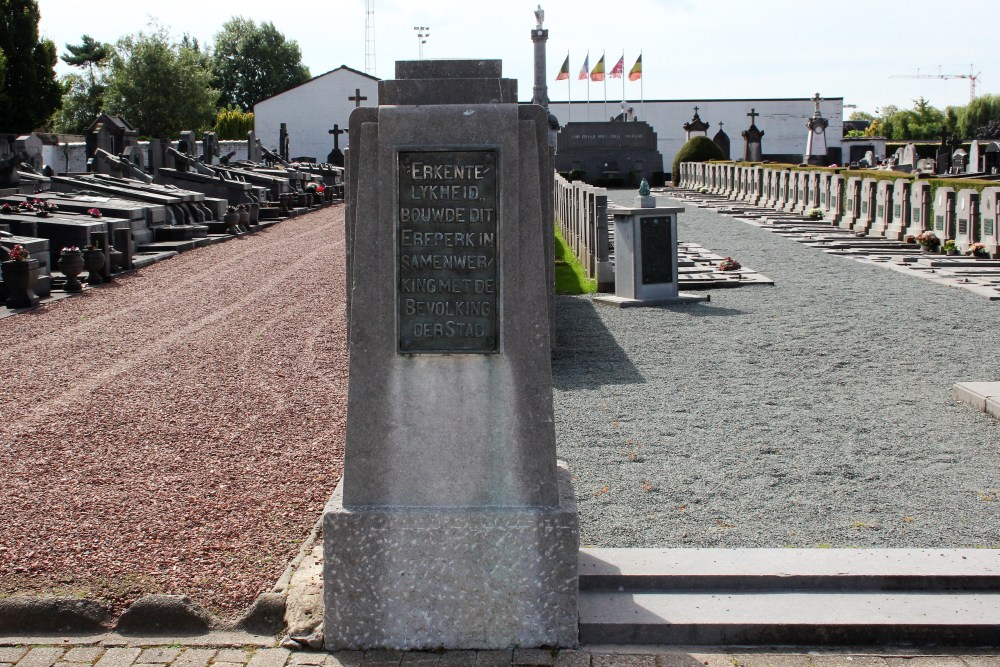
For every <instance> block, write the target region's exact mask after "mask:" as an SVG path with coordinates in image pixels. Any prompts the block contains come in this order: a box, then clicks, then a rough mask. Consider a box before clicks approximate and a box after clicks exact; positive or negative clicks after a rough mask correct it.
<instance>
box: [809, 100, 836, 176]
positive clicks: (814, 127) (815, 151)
mask: <svg viewBox="0 0 1000 667" xmlns="http://www.w3.org/2000/svg"><path fill="white" fill-rule="evenodd" d="M822 100H823V98H822V97H820V96H819V93H816V96H815V97H813V103H814V104H815V105H816V106H815V109H814V110H813V115H812V118H810V119H809V120H808V121H806V126H807V127H808V128H809V135H808V137H807V138H806V154H805V157H804V158H803V162H805V163H807V164H816V165H822V164H826V163H827V146H826V128H827V127H828V126H829V125H830V121H829V120H827V119H826V118H823V116H822V115H821V114H820V110H819V103H820V102H821V101H822Z"/></svg>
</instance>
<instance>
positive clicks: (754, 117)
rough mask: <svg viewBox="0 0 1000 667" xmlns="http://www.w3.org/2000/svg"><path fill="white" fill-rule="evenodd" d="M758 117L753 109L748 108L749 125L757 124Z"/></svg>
mask: <svg viewBox="0 0 1000 667" xmlns="http://www.w3.org/2000/svg"><path fill="white" fill-rule="evenodd" d="M759 115H760V114H759V113H757V110H756V109H754V108H753V107H751V108H750V113H748V114H747V116H749V117H750V124H751V125H753V124H754V123H756V122H757V116H759Z"/></svg>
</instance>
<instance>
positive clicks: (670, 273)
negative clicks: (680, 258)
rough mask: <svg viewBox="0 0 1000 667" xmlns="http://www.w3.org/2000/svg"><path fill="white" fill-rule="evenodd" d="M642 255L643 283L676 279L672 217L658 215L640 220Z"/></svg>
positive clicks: (668, 281) (651, 283)
mask: <svg viewBox="0 0 1000 667" xmlns="http://www.w3.org/2000/svg"><path fill="white" fill-rule="evenodd" d="M639 234H640V236H639V243H640V244H641V248H642V250H641V253H642V255H641V257H642V284H643V285H653V284H657V283H670V282H673V280H674V267H673V252H672V251H673V241H672V239H671V238H670V217H669V216H657V217H650V218H642V219H641V220H640V221H639Z"/></svg>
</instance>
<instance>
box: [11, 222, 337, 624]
mask: <svg viewBox="0 0 1000 667" xmlns="http://www.w3.org/2000/svg"><path fill="white" fill-rule="evenodd" d="M343 255H344V239H343V209H342V208H341V207H336V208H328V209H323V210H321V211H318V212H313V213H310V214H308V215H305V216H302V217H299V218H294V219H292V220H288V221H285V222H282V223H281V224H280V225H278V226H276V227H273V228H271V229H270V230H268V231H265V232H261V233H258V234H256V235H252V236H246V237H241V238H239V239H235V240H231V241H229V242H227V243H223V244H219V245H215V246H210V247H207V248H202V249H198V250H193V251H191V252H187V253H184V254H182V255H180V256H178V257H175V258H173V259H171V260H169V261H167V262H163V263H160V264H156V265H154V266H151V267H148V268H146V269H143V270H141V271H139V272H137V273H135V274H134V275H130V276H127V277H123V278H119V279H118V280H116V281H115V282H114V283H113V284H111V285H108V286H104V287H101V288H98V289H93V290H88V291H86V292H85V293H84V294H82V295H81V296H79V297H76V298H72V299H66V300H63V301H59V302H56V303H53V304H49V305H46V306H43V307H41V308H39V309H37V310H35V311H32V312H30V313H26V314H22V315H17V316H15V317H9V318H6V319H3V320H0V368H2V369H3V370H2V371H0V461H2V462H3V465H2V466H0V596H2V595H3V594H8V593H15V592H19V593H26V594H40V593H56V594H70V595H86V596H88V597H92V598H98V599H103V600H107V601H111V602H112V603H114V605H115V606H116V608H117V609H118V610H120V609H121V607H122V606H123V605H125V604H127V603H128V602H130V601H131V600H134V599H135V598H136V597H138V596H139V595H140V594H142V593H151V592H162V593H181V594H186V595H188V596H190V597H191V598H192V599H193V600H194V601H195V602H198V603H200V604H202V605H203V606H205V607H206V608H207V609H209V610H210V611H213V612H215V613H218V614H220V615H222V616H225V617H232V616H234V615H237V614H238V613H239V612H240V611H242V610H243V609H245V608H246V607H247V606H248V605H249V604H250V603H251V602H252V601H253V599H254V598H255V597H256V596H257V595H258V594H259V593H261V592H263V591H265V590H268V589H270V588H271V586H272V585H273V584H274V582H275V580H276V579H277V578H278V577H279V576H280V574H281V572H282V571H283V570H284V568H285V566H286V564H287V563H288V561H289V560H290V559H291V558H292V557H293V556H294V555H295V553H296V552H297V551H298V548H299V543H300V542H301V541H302V540H303V539H304V538H305V537H306V536H307V535H308V533H309V532H310V530H311V528H312V527H313V525H314V524H315V522H316V519H317V517H318V516H319V515H320V513H321V511H322V508H323V505H324V504H325V503H326V501H327V500H328V499H329V497H330V495H331V493H332V491H333V489H334V486H335V485H336V483H337V481H338V479H339V478H340V474H341V470H342V452H343V432H344V416H345V405H346V401H345V398H346V390H347V379H346V378H347V355H346V350H345V336H344V307H343V304H344V284H343Z"/></svg>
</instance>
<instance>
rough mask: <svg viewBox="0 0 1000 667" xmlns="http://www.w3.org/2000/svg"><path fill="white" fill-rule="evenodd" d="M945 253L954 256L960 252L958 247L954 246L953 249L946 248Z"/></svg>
mask: <svg viewBox="0 0 1000 667" xmlns="http://www.w3.org/2000/svg"><path fill="white" fill-rule="evenodd" d="M944 254H946V255H948V256H949V257H953V256H955V255H957V254H958V249H957V248H952V249H951V250H945V251H944Z"/></svg>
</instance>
